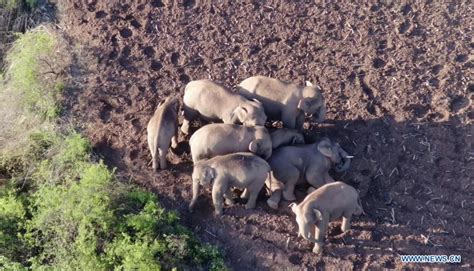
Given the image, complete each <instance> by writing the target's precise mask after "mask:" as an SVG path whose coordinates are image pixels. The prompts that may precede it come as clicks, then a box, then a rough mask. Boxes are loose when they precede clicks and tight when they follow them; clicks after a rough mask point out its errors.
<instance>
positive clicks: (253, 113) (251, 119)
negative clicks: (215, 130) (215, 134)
mask: <svg viewBox="0 0 474 271" xmlns="http://www.w3.org/2000/svg"><path fill="white" fill-rule="evenodd" d="M231 119H232V122H233V123H242V124H243V125H245V126H248V127H253V126H257V125H259V126H263V125H265V122H266V121H267V115H266V114H265V111H264V109H263V105H262V103H260V101H258V100H257V99H252V100H248V101H246V102H245V103H242V104H241V105H239V106H238V107H237V108H235V109H234V111H233V112H232V116H231Z"/></svg>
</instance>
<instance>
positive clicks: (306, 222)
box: [290, 182, 364, 253]
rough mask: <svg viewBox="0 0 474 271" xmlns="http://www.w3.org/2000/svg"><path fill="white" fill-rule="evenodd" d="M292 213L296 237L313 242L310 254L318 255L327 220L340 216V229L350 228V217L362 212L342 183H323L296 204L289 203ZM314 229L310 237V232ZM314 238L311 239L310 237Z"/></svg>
mask: <svg viewBox="0 0 474 271" xmlns="http://www.w3.org/2000/svg"><path fill="white" fill-rule="evenodd" d="M290 207H291V210H292V211H293V213H295V214H296V222H297V223H298V229H299V230H298V231H299V234H298V235H299V236H300V235H301V236H303V238H304V239H306V240H309V241H311V242H314V243H315V245H314V248H313V252H314V253H321V252H322V247H323V242H324V237H325V235H326V230H327V227H328V224H329V222H330V221H333V220H335V219H338V218H340V217H342V226H341V229H342V231H343V232H346V231H348V230H349V229H350V223H351V217H352V215H361V214H362V213H363V212H364V210H363V208H362V204H361V202H360V198H359V193H357V191H356V190H355V189H354V188H353V187H352V186H350V185H347V184H345V183H343V182H333V183H329V184H325V185H323V186H321V187H320V188H318V189H316V190H315V191H313V192H312V193H311V194H309V195H308V196H306V198H305V199H304V200H303V201H302V202H301V203H300V204H298V205H297V204H296V203H291V204H290ZM313 227H314V235H313V234H311V231H312V230H313ZM313 236H314V237H313Z"/></svg>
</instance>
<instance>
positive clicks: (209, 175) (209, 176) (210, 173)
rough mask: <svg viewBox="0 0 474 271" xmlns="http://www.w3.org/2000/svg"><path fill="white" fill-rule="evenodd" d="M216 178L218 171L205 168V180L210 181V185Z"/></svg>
mask: <svg viewBox="0 0 474 271" xmlns="http://www.w3.org/2000/svg"><path fill="white" fill-rule="evenodd" d="M215 178H216V170H215V169H214V168H212V167H205V168H204V179H206V180H209V183H212V181H214V179H215Z"/></svg>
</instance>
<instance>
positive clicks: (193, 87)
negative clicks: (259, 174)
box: [181, 80, 267, 134]
mask: <svg viewBox="0 0 474 271" xmlns="http://www.w3.org/2000/svg"><path fill="white" fill-rule="evenodd" d="M183 103H184V105H183V117H184V120H183V124H182V126H181V131H182V132H183V133H184V134H189V125H190V122H191V121H193V120H195V119H197V118H198V117H201V118H203V119H205V120H207V121H222V122H224V123H229V124H243V125H245V126H256V125H264V124H265V121H266V120H267V116H266V115H265V111H264V109H263V105H262V104H261V103H260V102H259V101H258V100H248V99H247V98H245V97H243V96H241V95H239V94H237V93H233V92H231V91H230V90H228V89H227V88H225V87H224V86H222V85H220V84H218V83H215V82H212V81H209V80H197V81H191V82H189V83H188V84H187V85H186V88H185V90H184V97H183Z"/></svg>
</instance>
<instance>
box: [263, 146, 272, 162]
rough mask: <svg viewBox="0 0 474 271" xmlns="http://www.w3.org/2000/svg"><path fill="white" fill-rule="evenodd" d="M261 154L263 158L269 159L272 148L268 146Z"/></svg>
mask: <svg viewBox="0 0 474 271" xmlns="http://www.w3.org/2000/svg"><path fill="white" fill-rule="evenodd" d="M263 156H264V157H265V160H268V159H270V157H271V156H272V148H269V149H268V150H267V151H266V152H265V154H264V155H263Z"/></svg>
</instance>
